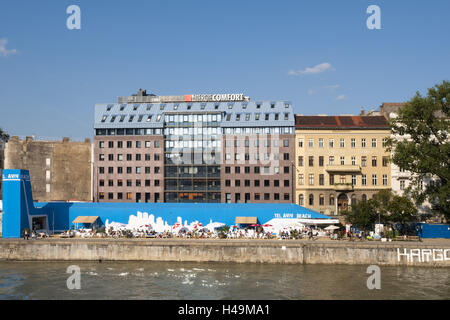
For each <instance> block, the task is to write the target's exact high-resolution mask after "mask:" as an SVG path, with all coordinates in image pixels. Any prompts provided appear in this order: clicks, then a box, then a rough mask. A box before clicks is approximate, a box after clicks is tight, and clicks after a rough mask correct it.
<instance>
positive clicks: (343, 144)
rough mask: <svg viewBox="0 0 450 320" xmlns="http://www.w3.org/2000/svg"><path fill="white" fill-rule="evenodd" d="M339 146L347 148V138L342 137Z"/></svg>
mask: <svg viewBox="0 0 450 320" xmlns="http://www.w3.org/2000/svg"><path fill="white" fill-rule="evenodd" d="M339 146H340V147H341V148H345V139H344V138H341V140H340V141H339Z"/></svg>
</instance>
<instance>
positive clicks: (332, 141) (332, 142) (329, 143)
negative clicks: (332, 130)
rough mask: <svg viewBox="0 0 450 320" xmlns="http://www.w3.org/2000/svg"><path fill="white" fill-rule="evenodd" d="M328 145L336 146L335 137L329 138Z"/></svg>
mask: <svg viewBox="0 0 450 320" xmlns="http://www.w3.org/2000/svg"><path fill="white" fill-rule="evenodd" d="M328 146H329V147H330V148H334V139H329V140H328Z"/></svg>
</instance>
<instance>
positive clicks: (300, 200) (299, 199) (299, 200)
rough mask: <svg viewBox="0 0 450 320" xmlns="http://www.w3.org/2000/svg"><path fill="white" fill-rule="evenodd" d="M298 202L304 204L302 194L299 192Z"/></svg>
mask: <svg viewBox="0 0 450 320" xmlns="http://www.w3.org/2000/svg"><path fill="white" fill-rule="evenodd" d="M298 204H299V205H300V206H303V205H304V196H303V194H300V195H299V196H298Z"/></svg>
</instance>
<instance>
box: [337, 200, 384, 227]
mask: <svg viewBox="0 0 450 320" xmlns="http://www.w3.org/2000/svg"><path fill="white" fill-rule="evenodd" d="M342 214H343V215H344V216H345V221H347V222H349V223H351V224H352V225H355V226H358V227H359V228H361V229H364V230H369V229H371V227H372V225H373V224H374V223H376V222H377V221H378V211H377V204H376V202H375V201H374V200H372V199H370V200H367V201H359V202H357V203H356V204H353V205H352V206H351V209H350V210H347V211H343V212H342Z"/></svg>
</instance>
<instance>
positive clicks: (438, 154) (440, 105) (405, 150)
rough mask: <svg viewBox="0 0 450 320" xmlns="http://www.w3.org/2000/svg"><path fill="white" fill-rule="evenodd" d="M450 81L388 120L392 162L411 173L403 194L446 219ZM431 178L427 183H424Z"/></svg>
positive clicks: (449, 197) (449, 186) (448, 205)
mask: <svg viewBox="0 0 450 320" xmlns="http://www.w3.org/2000/svg"><path fill="white" fill-rule="evenodd" d="M449 118H450V82H448V81H443V82H442V83H441V84H439V85H436V86H434V87H433V88H430V89H428V94H427V96H426V97H423V96H421V95H420V93H419V92H417V93H416V95H415V96H414V97H413V98H412V99H411V100H410V101H408V102H407V103H405V105H404V106H403V107H402V108H401V109H400V110H399V112H398V117H396V118H394V119H392V120H391V122H390V124H391V128H392V133H393V134H394V135H397V137H399V138H398V139H397V138H393V139H390V140H389V142H388V145H389V149H390V150H392V151H393V154H392V162H393V163H394V164H396V165H397V166H399V167H400V168H403V169H405V170H408V171H410V172H411V173H413V175H412V177H411V183H410V185H409V187H408V189H407V192H408V193H410V194H411V196H412V197H413V198H414V199H415V201H416V203H417V204H421V203H423V202H424V201H425V200H427V199H428V201H430V203H431V204H432V205H433V209H434V210H436V211H437V212H438V213H442V214H444V215H446V216H447V217H450V139H449V138H450V136H449V135H450V121H449ZM430 179H431V183H426V182H427V181H428V180H430Z"/></svg>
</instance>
